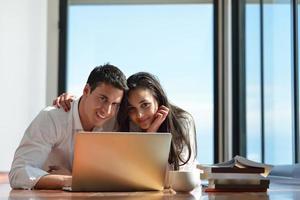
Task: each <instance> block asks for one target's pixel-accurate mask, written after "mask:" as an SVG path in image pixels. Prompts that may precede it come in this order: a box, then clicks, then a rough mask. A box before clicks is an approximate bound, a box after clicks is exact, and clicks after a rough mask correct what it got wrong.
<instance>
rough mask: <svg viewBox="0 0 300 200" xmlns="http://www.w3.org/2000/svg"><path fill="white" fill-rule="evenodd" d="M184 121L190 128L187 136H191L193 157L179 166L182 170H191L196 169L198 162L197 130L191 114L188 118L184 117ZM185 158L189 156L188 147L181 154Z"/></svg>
mask: <svg viewBox="0 0 300 200" xmlns="http://www.w3.org/2000/svg"><path fill="white" fill-rule="evenodd" d="M182 123H184V124H185V127H186V129H187V130H188V131H187V132H186V133H187V134H188V135H187V137H188V138H189V141H190V144H191V150H192V152H191V157H190V160H189V161H188V162H187V163H186V164H185V165H183V166H180V167H179V170H180V171H187V170H188V171H191V170H195V169H196V165H197V163H198V161H197V159H196V155H197V152H196V151H197V148H196V130H195V123H194V119H193V117H192V116H191V115H190V114H186V118H183V119H182ZM181 156H182V157H183V158H187V157H188V148H187V147H184V148H183V152H182V155H181Z"/></svg>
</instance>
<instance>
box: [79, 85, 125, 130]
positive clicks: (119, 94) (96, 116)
mask: <svg viewBox="0 0 300 200" xmlns="http://www.w3.org/2000/svg"><path fill="white" fill-rule="evenodd" d="M123 94H124V92H123V90H120V89H118V88H116V87H114V86H112V85H110V84H106V83H101V84H100V85H99V86H97V87H96V88H95V89H94V90H93V91H92V92H91V87H90V86H89V85H88V84H87V85H86V86H85V88H84V91H83V97H84V105H83V108H84V113H85V118H86V119H84V120H83V121H85V122H86V124H88V125H89V127H95V126H97V127H101V126H102V125H103V124H104V123H105V122H106V121H107V120H109V119H111V118H112V117H114V116H115V114H116V113H117V112H118V109H119V105H120V102H121V100H122V98H123Z"/></svg>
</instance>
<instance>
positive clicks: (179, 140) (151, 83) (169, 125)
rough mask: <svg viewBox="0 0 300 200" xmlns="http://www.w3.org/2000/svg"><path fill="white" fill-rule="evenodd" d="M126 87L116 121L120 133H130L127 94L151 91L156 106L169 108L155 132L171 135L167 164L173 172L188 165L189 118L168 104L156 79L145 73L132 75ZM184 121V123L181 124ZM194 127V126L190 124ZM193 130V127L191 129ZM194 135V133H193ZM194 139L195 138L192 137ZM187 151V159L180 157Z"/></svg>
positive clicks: (186, 114)
mask: <svg viewBox="0 0 300 200" xmlns="http://www.w3.org/2000/svg"><path fill="white" fill-rule="evenodd" d="M127 85H128V88H129V90H128V91H127V93H126V95H125V98H123V100H122V103H121V106H120V109H119V112H118V116H117V120H118V124H119V130H120V131H125V132H127V131H130V130H129V129H130V127H129V124H130V118H129V116H128V94H129V93H130V92H131V91H133V90H134V89H137V88H144V89H148V90H150V91H151V93H152V95H153V96H154V97H155V99H156V100H157V102H158V106H161V105H164V106H166V107H168V108H169V114H168V116H167V118H166V119H165V121H164V122H163V123H162V124H161V126H160V127H159V129H158V131H157V132H169V133H171V134H172V142H171V149H170V155H169V164H171V165H173V166H174V169H175V170H178V169H179V166H182V165H185V164H186V163H188V161H189V160H190V159H195V158H191V155H192V147H191V141H190V137H189V134H190V133H189V128H191V127H190V119H189V118H191V116H190V114H189V113H188V112H186V111H184V110H183V109H181V108H179V107H177V106H175V105H172V104H171V103H169V101H168V98H167V95H166V94H165V92H164V90H163V89H162V87H161V85H160V83H159V81H158V79H157V78H156V77H155V76H154V75H152V74H150V73H147V72H139V73H136V74H133V75H132V76H130V77H129V78H128V79H127ZM183 121H186V123H183ZM192 125H193V126H194V124H192ZM193 128H194V127H193ZM194 134H195V133H194ZM194 138H196V137H194ZM194 144H195V150H194V151H195V157H196V152H197V145H196V141H194ZM185 146H186V147H187V149H188V157H187V158H184V157H182V155H181V153H182V152H183V150H184V147H185Z"/></svg>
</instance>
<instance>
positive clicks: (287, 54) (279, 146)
mask: <svg viewBox="0 0 300 200" xmlns="http://www.w3.org/2000/svg"><path fill="white" fill-rule="evenodd" d="M291 8H292V1H275V0H274V1H261V3H259V1H253V0H252V1H250V0H248V1H247V2H246V7H245V13H246V23H245V29H246V30H245V36H246V47H245V49H246V55H245V58H246V94H247V97H246V108H247V120H246V121H247V157H248V158H250V159H254V160H257V161H262V162H266V163H271V164H292V163H293V162H294V161H295V160H294V158H295V150H294V148H295V145H294V144H295V139H294V138H295V136H296V135H297V133H296V132H295V128H294V127H293V120H294V117H293V116H294V110H293V109H294V108H295V104H294V102H295V101H294V95H295V94H294V93H293V91H294V90H295V87H294V85H293V80H294V73H293V72H294V71H293V70H294V67H295V66H294V65H293V58H294V52H293V47H294V46H293V45H294V42H295V40H294V38H293V34H292V33H293V24H292V22H293V21H292V20H293V18H291V16H292V9H291Z"/></svg>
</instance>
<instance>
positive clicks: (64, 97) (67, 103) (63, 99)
mask: <svg viewBox="0 0 300 200" xmlns="http://www.w3.org/2000/svg"><path fill="white" fill-rule="evenodd" d="M75 98H76V97H75V96H74V95H72V94H68V93H62V94H61V95H59V97H57V98H56V99H54V100H53V103H52V105H53V106H56V107H58V108H60V107H62V108H63V109H64V110H65V111H66V112H68V111H69V110H70V109H71V102H72V101H73V100H74V99H75Z"/></svg>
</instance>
